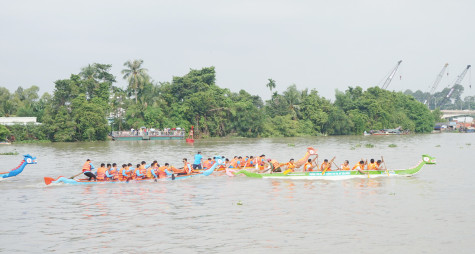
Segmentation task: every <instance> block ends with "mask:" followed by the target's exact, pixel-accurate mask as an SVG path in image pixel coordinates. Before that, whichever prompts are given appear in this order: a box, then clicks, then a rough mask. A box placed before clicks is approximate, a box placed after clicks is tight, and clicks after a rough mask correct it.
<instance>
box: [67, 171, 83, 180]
mask: <svg viewBox="0 0 475 254" xmlns="http://www.w3.org/2000/svg"><path fill="white" fill-rule="evenodd" d="M82 173H83V172H81V173H79V174H77V175H73V176H71V177H70V178H69V179H74V177H76V176H78V175H80V174H82Z"/></svg>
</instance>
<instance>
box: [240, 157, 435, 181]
mask: <svg viewBox="0 0 475 254" xmlns="http://www.w3.org/2000/svg"><path fill="white" fill-rule="evenodd" d="M435 163H436V161H435V158H434V157H431V156H429V155H422V161H420V162H419V164H417V166H415V167H413V168H409V169H397V170H381V171H380V170H365V171H362V172H360V171H357V170H335V171H326V172H322V171H310V172H293V173H289V174H285V173H254V172H250V171H247V170H240V171H238V172H236V173H234V174H235V175H238V174H244V175H246V176H247V177H253V178H273V179H306V180H345V179H351V178H374V177H391V176H413V175H415V174H417V173H418V172H419V171H420V170H421V169H422V167H423V166H424V165H426V164H428V165H431V164H435Z"/></svg>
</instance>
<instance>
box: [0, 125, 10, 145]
mask: <svg viewBox="0 0 475 254" xmlns="http://www.w3.org/2000/svg"><path fill="white" fill-rule="evenodd" d="M9 136H10V131H9V130H8V129H7V127H5V126H4V125H0V141H5V140H7V137H9Z"/></svg>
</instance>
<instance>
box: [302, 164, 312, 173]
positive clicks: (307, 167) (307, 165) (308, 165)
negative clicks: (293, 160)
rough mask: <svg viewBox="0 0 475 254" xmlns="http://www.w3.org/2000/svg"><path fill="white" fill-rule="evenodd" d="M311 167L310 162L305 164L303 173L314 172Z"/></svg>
mask: <svg viewBox="0 0 475 254" xmlns="http://www.w3.org/2000/svg"><path fill="white" fill-rule="evenodd" d="M311 166H312V163H310V162H307V163H305V165H303V171H312V169H310V167H311Z"/></svg>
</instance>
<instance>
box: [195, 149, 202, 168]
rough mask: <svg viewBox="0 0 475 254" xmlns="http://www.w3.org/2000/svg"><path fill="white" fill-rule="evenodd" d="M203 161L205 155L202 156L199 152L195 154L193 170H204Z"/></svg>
mask: <svg viewBox="0 0 475 254" xmlns="http://www.w3.org/2000/svg"><path fill="white" fill-rule="evenodd" d="M202 161H203V155H201V152H200V151H198V153H197V154H195V161H194V162H193V169H194V170H195V169H202V167H201V163H202Z"/></svg>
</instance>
